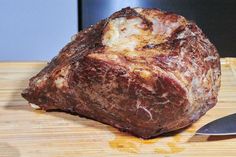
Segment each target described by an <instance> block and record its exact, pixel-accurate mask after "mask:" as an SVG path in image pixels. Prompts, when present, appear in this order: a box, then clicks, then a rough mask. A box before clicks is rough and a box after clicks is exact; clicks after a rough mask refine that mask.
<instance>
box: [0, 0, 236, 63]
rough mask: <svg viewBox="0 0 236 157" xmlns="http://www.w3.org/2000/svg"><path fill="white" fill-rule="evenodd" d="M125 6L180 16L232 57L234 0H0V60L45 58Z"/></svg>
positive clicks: (235, 40) (234, 49) (234, 45)
mask: <svg viewBox="0 0 236 157" xmlns="http://www.w3.org/2000/svg"><path fill="white" fill-rule="evenodd" d="M128 6H130V7H148V8H153V7H155V8H159V9H161V10H166V11H171V12H176V13H178V14H180V15H183V16H185V17H186V18H187V19H189V20H192V21H195V22H196V23H197V24H198V26H199V27H200V28H202V29H203V31H204V33H205V34H206V35H207V36H208V38H209V39H210V40H211V42H212V43H214V44H215V46H216V47H217V49H218V50H219V53H220V55H221V57H230V56H231V57H233V56H234V57H236V1H235V0H226V1H222V0H34V1H32V0H20V1H19V0H0V20H1V22H0V60H1V61H15V60H18V61H37V60H47V61H49V60H50V59H51V58H52V57H53V56H55V55H57V54H58V51H59V50H60V49H61V48H62V47H63V46H64V45H65V44H66V43H67V42H69V41H70V38H71V36H72V35H74V34H75V33H77V32H78V31H79V30H81V29H84V28H86V27H88V26H90V25H92V24H95V23H96V22H98V21H99V20H100V19H104V18H106V17H108V16H109V15H111V14H112V13H113V12H115V11H118V10H120V9H121V8H124V7H128Z"/></svg>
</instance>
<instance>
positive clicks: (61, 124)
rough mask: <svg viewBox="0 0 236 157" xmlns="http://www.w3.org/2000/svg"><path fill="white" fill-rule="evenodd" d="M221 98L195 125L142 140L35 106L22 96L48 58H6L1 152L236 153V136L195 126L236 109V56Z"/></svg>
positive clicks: (35, 156) (20, 155)
mask: <svg viewBox="0 0 236 157" xmlns="http://www.w3.org/2000/svg"><path fill="white" fill-rule="evenodd" d="M221 63H222V87H221V90H220V95H219V102H218V104H217V105H216V107H214V108H213V109H211V110H210V111H209V112H208V113H207V114H206V115H205V116H203V117H202V118H201V119H200V120H199V121H197V122H196V123H194V124H193V125H192V126H190V127H188V128H186V129H184V130H182V131H180V132H178V133H175V134H170V135H166V136H161V137H158V138H155V139H152V140H142V139H139V138H136V137H133V136H130V135H128V134H126V133H122V132H119V131H118V130H116V129H114V128H112V127H110V126H108V125H105V124H101V123H99V122H96V121H93V120H89V119H85V118H80V117H78V116H74V115H70V114H66V113H63V112H44V111H41V110H34V109H32V108H31V107H29V106H28V104H27V102H26V101H25V100H24V99H23V98H22V97H21V96H20V92H21V91H22V89H23V88H24V87H26V85H27V83H28V79H29V78H30V77H31V76H33V75H34V74H36V73H37V72H39V70H40V69H41V68H43V67H44V66H45V65H46V63H45V62H1V63H0V157H79V156H85V157H88V156H91V157H97V156H98V157H105V156H155V157H156V156H158V157H159V156H160V157H162V156H163V157H172V156H179V157H193V156H194V157H199V156H206V157H210V156H214V157H222V156H231V157H235V156H236V136H221V137H210V136H196V135H194V133H195V131H196V130H197V129H198V128H200V127H201V126H203V125H204V124H206V123H208V122H210V121H212V120H215V119H217V118H219V117H222V116H226V115H228V114H231V113H235V112H236V59H233V58H224V59H221Z"/></svg>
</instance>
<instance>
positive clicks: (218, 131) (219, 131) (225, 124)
mask: <svg viewBox="0 0 236 157" xmlns="http://www.w3.org/2000/svg"><path fill="white" fill-rule="evenodd" d="M196 134H198V135H215V136H222V135H236V113H235V114H231V115H228V116H226V117H222V118H219V119H217V120H214V121H212V122H210V123H208V124H206V125H205V126H203V127H202V128H200V129H199V130H198V131H197V132H196Z"/></svg>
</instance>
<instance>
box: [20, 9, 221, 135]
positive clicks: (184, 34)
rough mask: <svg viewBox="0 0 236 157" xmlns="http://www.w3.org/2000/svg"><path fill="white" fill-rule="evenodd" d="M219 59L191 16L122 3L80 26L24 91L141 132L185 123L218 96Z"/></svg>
mask: <svg viewBox="0 0 236 157" xmlns="http://www.w3.org/2000/svg"><path fill="white" fill-rule="evenodd" d="M220 75H221V72H220V59H219V55H218V53H217V50H216V48H215V46H214V45H213V44H212V43H211V42H210V41H209V40H208V39H207V37H206V36H205V35H204V34H203V32H202V30H201V29H200V28H199V27H198V26H197V25H196V24H195V23H193V22H190V21H188V20H186V19H185V18H184V17H182V16H180V15H176V14H174V13H169V12H163V11H160V10H158V9H144V8H125V9H122V10H121V11H118V12H116V13H114V14H112V15H111V16H110V17H109V18H107V19H105V20H102V21H100V22H98V23H97V24H95V25H94V26H91V27H89V28H87V29H85V30H83V31H81V32H79V33H78V34H77V35H76V37H75V39H74V40H73V41H71V42H70V43H69V44H67V45H66V46H65V47H64V48H63V49H62V50H61V51H60V53H59V54H58V56H56V57H55V58H53V59H52V61H51V62H50V63H49V64H48V65H47V66H46V67H45V68H44V69H43V70H42V71H40V72H39V73H38V74H37V75H36V76H34V77H33V78H31V79H30V82H29V87H28V88H27V89H25V90H24V91H23V93H22V96H23V97H24V98H25V99H27V100H28V101H29V102H30V103H33V104H35V105H37V106H39V107H40V108H41V109H43V110H52V109H59V110H62V111H66V112H71V113H75V114H78V115H80V116H84V117H87V118H90V119H94V120H97V121H99V122H102V123H106V124H109V125H112V126H114V127H116V128H118V129H120V130H122V131H127V132H130V133H132V134H133V135H136V136H138V137H142V138H151V137H155V136H157V135H160V134H162V133H166V132H170V131H173V130H177V129H180V128H183V127H186V126H188V125H190V124H191V123H193V122H194V121H196V120H198V119H199V118H200V117H201V116H202V115H204V114H205V113H206V112H207V111H208V110H209V109H210V108H212V107H213V106H214V105H215V104H216V102H217V95H218V91H219V87H220Z"/></svg>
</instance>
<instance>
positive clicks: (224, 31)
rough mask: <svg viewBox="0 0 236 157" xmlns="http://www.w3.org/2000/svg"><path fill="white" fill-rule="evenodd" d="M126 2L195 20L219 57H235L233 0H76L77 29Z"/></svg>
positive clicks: (124, 4)
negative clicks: (215, 48) (216, 50)
mask: <svg viewBox="0 0 236 157" xmlns="http://www.w3.org/2000/svg"><path fill="white" fill-rule="evenodd" d="M128 6H130V7H146V8H159V9H161V10H165V11H171V12H175V13H177V14H180V15H183V16H184V17H186V18H187V19H189V20H192V21H195V22H196V23H197V25H198V26H199V27H200V28H201V29H202V30H203V32H204V33H205V34H206V35H207V36H208V38H209V39H210V40H211V42H212V43H214V44H215V46H216V47H217V49H218V51H219V53H220V56H221V57H230V56H231V57H236V0H78V15H79V16H78V17H79V20H78V21H79V30H81V29H83V28H86V27H88V26H90V25H92V24H95V23H96V22H98V21H99V20H100V19H104V18H106V17H108V16H110V15H111V14H112V13H113V12H115V11H118V10H120V9H121V8H124V7H128Z"/></svg>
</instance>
